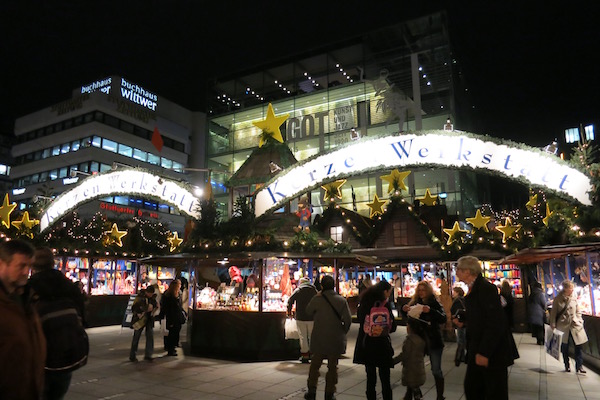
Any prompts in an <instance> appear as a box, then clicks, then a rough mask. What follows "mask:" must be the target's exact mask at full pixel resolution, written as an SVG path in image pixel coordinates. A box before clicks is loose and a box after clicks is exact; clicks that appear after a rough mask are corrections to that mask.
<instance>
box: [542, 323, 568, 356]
mask: <svg viewBox="0 0 600 400" xmlns="http://www.w3.org/2000/svg"><path fill="white" fill-rule="evenodd" d="M544 329H545V338H546V343H545V344H544V345H545V346H546V353H548V354H550V355H551V356H552V357H554V358H556V359H557V360H559V359H560V345H561V343H562V338H563V334H564V333H563V332H561V331H559V330H558V329H552V328H550V325H544Z"/></svg>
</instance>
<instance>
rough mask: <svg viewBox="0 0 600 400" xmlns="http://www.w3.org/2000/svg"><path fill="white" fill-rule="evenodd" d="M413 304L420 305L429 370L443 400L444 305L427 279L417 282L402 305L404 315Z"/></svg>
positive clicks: (406, 314)
mask: <svg viewBox="0 0 600 400" xmlns="http://www.w3.org/2000/svg"><path fill="white" fill-rule="evenodd" d="M415 305H419V306H420V307H422V309H421V315H420V317H419V319H420V320H422V321H423V322H422V323H423V324H424V326H423V328H424V331H425V337H426V338H427V340H426V343H427V348H426V351H427V354H429V360H430V362H431V372H432V373H433V378H434V379H435V389H436V392H437V400H443V399H444V373H443V372H442V352H443V351H444V340H443V338H442V328H441V324H445V323H446V312H445V311H444V307H443V306H442V305H441V304H440V302H439V301H438V300H437V299H436V298H435V294H434V293H433V288H432V287H431V284H430V283H429V282H427V281H421V282H419V283H418V284H417V288H416V290H415V294H414V295H413V297H412V299H410V301H409V302H408V304H405V305H404V306H403V307H402V311H403V313H404V315H405V317H407V316H408V312H409V311H410V310H411V307H413V306H415Z"/></svg>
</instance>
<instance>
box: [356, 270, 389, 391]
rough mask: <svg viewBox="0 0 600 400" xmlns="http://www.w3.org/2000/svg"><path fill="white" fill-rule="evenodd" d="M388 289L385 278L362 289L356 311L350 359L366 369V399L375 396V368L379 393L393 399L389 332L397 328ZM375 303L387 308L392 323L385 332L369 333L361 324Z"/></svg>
mask: <svg viewBox="0 0 600 400" xmlns="http://www.w3.org/2000/svg"><path fill="white" fill-rule="evenodd" d="M391 293H392V286H391V285H390V284H389V283H388V282H386V281H381V282H379V283H377V284H375V285H373V286H371V287H370V288H369V289H367V290H366V291H365V292H363V294H362V296H361V299H360V302H359V304H358V309H357V311H356V314H357V317H358V321H359V323H360V328H359V330H358V336H357V338H356V346H355V347H354V360H353V362H354V363H355V364H363V365H364V366H365V371H366V372H367V391H366V395H367V400H375V399H376V398H377V392H376V391H375V386H376V384H377V369H378V368H379V379H380V380H381V396H382V398H383V400H392V385H391V382H390V368H394V361H393V356H394V349H393V348H392V341H391V339H390V335H389V333H392V332H395V331H396V320H395V319H394V314H393V313H392V306H391V304H390V302H389V301H388V299H389V298H390V294H391ZM376 304H378V305H381V306H385V307H386V308H387V309H388V311H389V316H388V318H389V319H388V320H391V321H392V325H391V328H390V330H389V332H388V333H385V334H383V335H381V336H369V335H368V334H367V333H365V331H364V329H363V327H364V324H365V318H366V317H367V315H369V314H370V311H371V308H372V307H375V306H376Z"/></svg>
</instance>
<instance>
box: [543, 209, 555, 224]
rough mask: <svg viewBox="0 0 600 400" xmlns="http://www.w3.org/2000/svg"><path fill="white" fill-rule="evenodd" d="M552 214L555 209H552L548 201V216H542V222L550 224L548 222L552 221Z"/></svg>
mask: <svg viewBox="0 0 600 400" xmlns="http://www.w3.org/2000/svg"><path fill="white" fill-rule="evenodd" d="M552 215H554V211H550V206H549V205H548V203H546V216H545V217H544V218H542V222H543V223H544V225H546V226H548V223H549V222H550V217H551V216H552Z"/></svg>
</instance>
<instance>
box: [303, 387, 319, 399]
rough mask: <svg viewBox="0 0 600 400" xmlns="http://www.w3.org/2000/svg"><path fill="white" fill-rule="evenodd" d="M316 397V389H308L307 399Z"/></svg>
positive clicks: (305, 394)
mask: <svg viewBox="0 0 600 400" xmlns="http://www.w3.org/2000/svg"><path fill="white" fill-rule="evenodd" d="M316 398H317V391H316V390H313V391H311V390H310V389H308V392H306V393H304V399H305V400H315V399H316Z"/></svg>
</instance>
